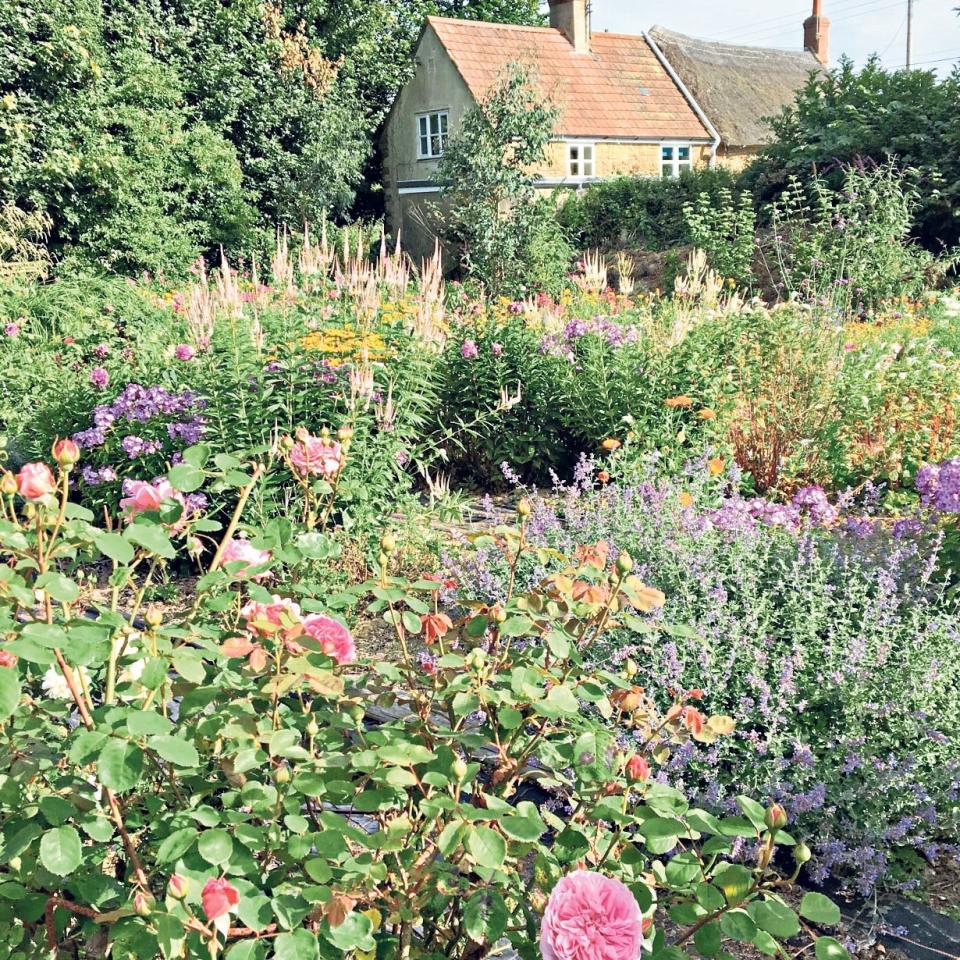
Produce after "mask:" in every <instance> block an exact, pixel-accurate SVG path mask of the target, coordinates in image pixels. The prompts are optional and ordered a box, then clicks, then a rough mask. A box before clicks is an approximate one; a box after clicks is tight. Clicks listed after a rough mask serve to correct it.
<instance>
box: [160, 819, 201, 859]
mask: <svg viewBox="0 0 960 960" xmlns="http://www.w3.org/2000/svg"><path fill="white" fill-rule="evenodd" d="M196 837H197V830H196V828H195V827H183V828H182V829H180V830H174V831H173V833H171V834H170V836H169V837H165V838H164V839H163V840H162V841H161V843H160V846H159V847H158V848H157V860H159V861H160V862H161V863H170V862H171V861H173V860H179V859H180V857H182V856H183V855H184V854H185V853H186V852H187V851H188V850H189V849H190V847H192V846H193V841H194V840H195V839H196Z"/></svg>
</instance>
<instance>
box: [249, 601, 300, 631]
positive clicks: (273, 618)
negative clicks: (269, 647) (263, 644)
mask: <svg viewBox="0 0 960 960" xmlns="http://www.w3.org/2000/svg"><path fill="white" fill-rule="evenodd" d="M240 616H241V617H243V619H244V620H246V622H247V629H248V630H249V631H250V632H251V633H253V634H256V635H257V636H258V637H272V636H273V635H274V634H276V633H279V632H280V631H282V630H292V629H294V628H296V627H299V626H300V607H299V606H298V605H297V604H295V603H294V602H293V601H292V600H291V599H290V598H289V597H278V596H274V598H273V601H272V602H271V603H260V602H259V601H257V600H249V601H248V602H247V603H246V604H245V605H244V607H243V609H242V610H241V611H240Z"/></svg>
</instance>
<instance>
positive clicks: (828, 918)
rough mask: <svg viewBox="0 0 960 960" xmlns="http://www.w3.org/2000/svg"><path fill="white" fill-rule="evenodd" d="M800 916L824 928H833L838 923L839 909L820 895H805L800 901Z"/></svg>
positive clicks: (827, 898)
mask: <svg viewBox="0 0 960 960" xmlns="http://www.w3.org/2000/svg"><path fill="white" fill-rule="evenodd" d="M800 916H801V917H806V918H807V920H812V921H813V922H814V923H820V924H823V925H824V926H825V927H835V926H836V925H837V924H838V923H839V922H840V908H839V907H838V906H837V905H836V904H835V903H834V902H833V901H832V900H831V899H830V898H829V897H825V896H824V895H823V894H822V893H806V894H804V896H803V899H802V900H801V901H800Z"/></svg>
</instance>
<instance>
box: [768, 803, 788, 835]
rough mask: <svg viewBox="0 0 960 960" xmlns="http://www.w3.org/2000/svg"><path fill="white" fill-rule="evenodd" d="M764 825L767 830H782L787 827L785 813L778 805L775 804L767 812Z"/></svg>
mask: <svg viewBox="0 0 960 960" xmlns="http://www.w3.org/2000/svg"><path fill="white" fill-rule="evenodd" d="M764 823H765V824H766V826H767V829H768V830H782V829H783V828H784V827H785V826H786V825H787V811H786V810H784V809H783V807H781V806H780V804H779V803H775V804H774V805H773V806H772V807H770V808H769V809H768V810H767V815H766V817H765V818H764Z"/></svg>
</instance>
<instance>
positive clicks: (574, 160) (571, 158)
mask: <svg viewBox="0 0 960 960" xmlns="http://www.w3.org/2000/svg"><path fill="white" fill-rule="evenodd" d="M595 149H596V148H595V146H594V144H592V143H569V144H567V160H568V168H567V173H568V174H569V175H570V177H571V178H572V179H574V180H586V179H589V178H590V177H592V176H593V175H594V153H595Z"/></svg>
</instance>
